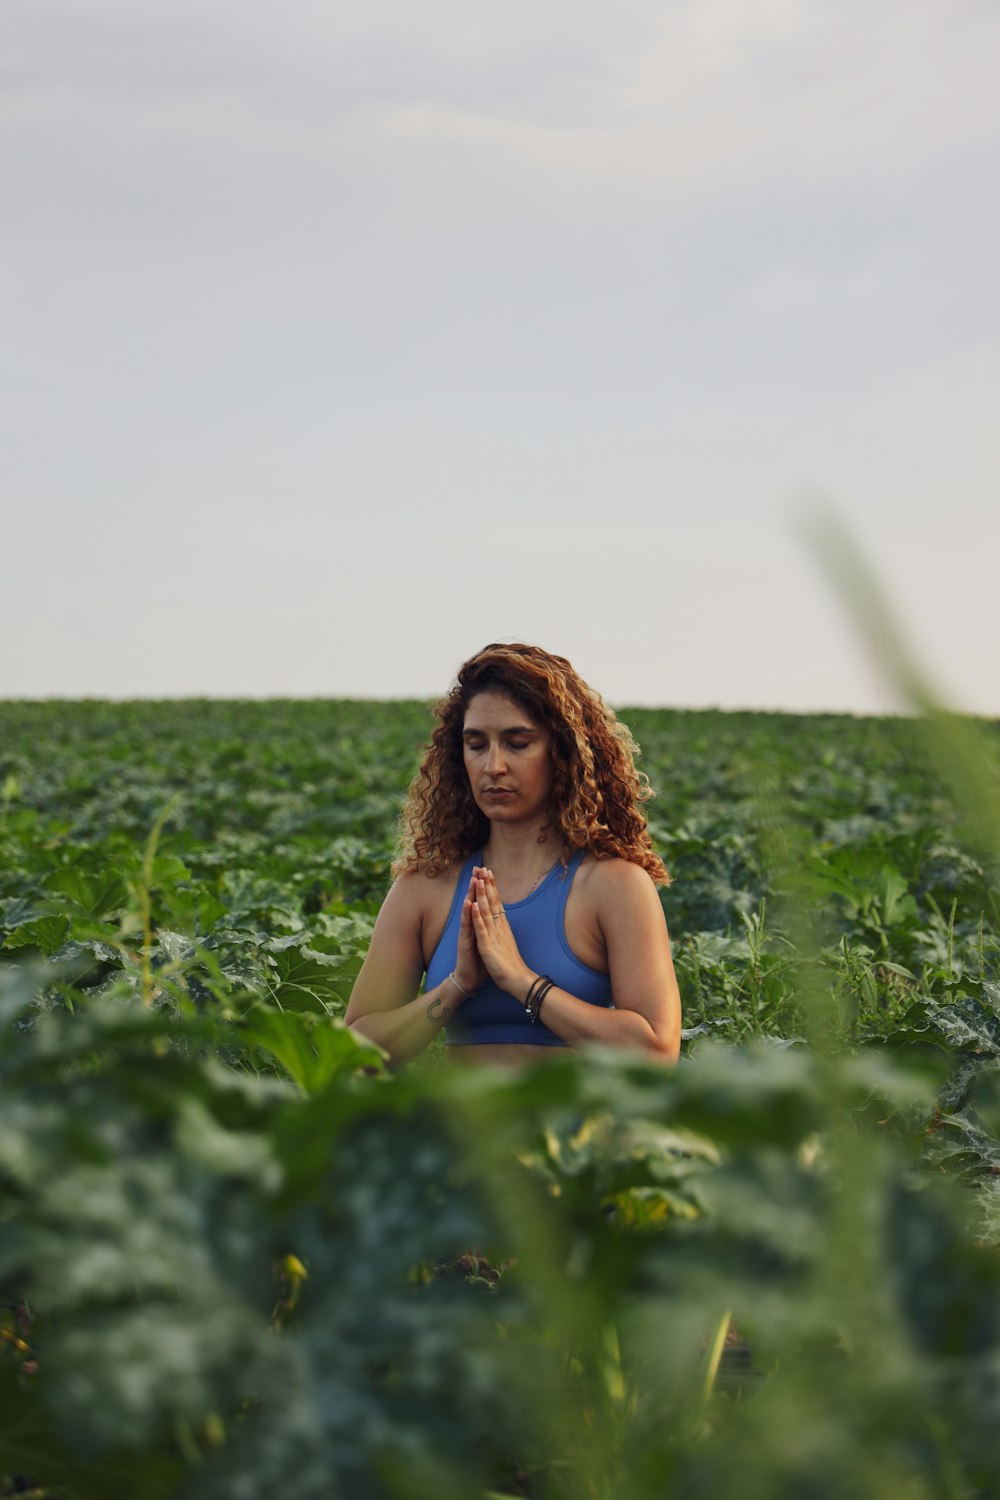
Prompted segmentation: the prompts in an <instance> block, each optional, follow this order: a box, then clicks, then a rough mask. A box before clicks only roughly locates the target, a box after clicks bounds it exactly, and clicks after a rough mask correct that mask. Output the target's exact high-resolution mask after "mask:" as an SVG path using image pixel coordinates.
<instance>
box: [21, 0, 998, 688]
mask: <svg viewBox="0 0 1000 1500" xmlns="http://www.w3.org/2000/svg"><path fill="white" fill-rule="evenodd" d="M3 31H4V38H5V40H4V57H3V60H2V64H0V84H2V105H0V110H2V122H3V129H4V136H5V146H4V153H3V166H2V181H0V203H2V205H3V207H2V214H3V219H4V236H3V250H2V256H3V260H2V273H3V292H2V296H3V304H2V327H0V342H2V354H0V361H2V391H0V394H2V422H3V429H4V430H3V435H2V444H0V467H2V475H0V480H2V488H0V496H2V499H0V505H2V506H3V511H4V514H3V518H2V527H0V538H2V554H0V590H2V598H0V630H2V634H3V642H4V649H3V651H2V653H0V696H7V697H12V696H13V697H18V696H50V695H58V696H81V695H109V696H116V697H121V696H131V695H145V696H149V695H152V696H179V695H187V694H199V695H200V694H220V695H227V696H231V695H239V696H244V695H252V696H258V695H285V694H289V695H291V694H294V695H299V694H308V695H321V696H325V695H335V696H344V695H366V696H400V695H406V696H411V695H413V696H417V695H420V696H423V695H428V694H433V693H437V692H439V691H441V690H443V689H445V688H446V687H447V686H448V683H449V681H450V679H451V676H452V674H453V672H454V669H455V667H456V666H457V665H458V663H459V662H460V661H462V660H463V658H464V657H466V656H468V655H469V654H471V653H472V652H473V651H474V650H476V649H477V648H478V647H480V646H482V645H483V644H485V643H486V642H487V641H490V640H495V639H498V638H508V639H526V640H534V641H538V642H539V643H540V644H542V645H544V646H547V647H548V648H549V649H551V650H554V651H558V652H560V653H562V654H565V655H568V656H569V657H570V658H571V659H572V660H573V661H574V662H575V664H576V665H577V666H578V667H579V669H580V670H581V671H582V672H583V673H584V675H585V676H586V677H587V678H588V679H589V680H590V681H592V682H593V684H594V686H595V687H597V688H599V689H600V690H601V691H602V692H603V693H604V695H605V696H606V697H607V698H609V699H610V700H611V701H612V702H616V703H629V702H632V703H636V702H641V703H654V704H655V703H662V704H679V705H692V706H711V705H720V706H723V707H741V706H747V707H780V708H791V709H816V708H834V709H849V710H853V711H858V712H865V711H872V710H879V709H885V708H889V707H893V706H894V705H895V703H896V701H897V700H896V699H895V696H894V692H893V688H892V685H891V684H890V683H888V682H887V681H886V680H885V678H884V676H883V674H882V672H881V669H880V665H879V659H878V656H879V653H878V650H877V649H875V648H873V647H872V646H870V645H865V646H862V645H861V644H859V643H858V642H857V641H856V639H855V637H854V635H853V633H852V628H851V624H850V620H849V618H848V617H847V615H846V612H845V608H844V606H843V604H842V603H841V601H839V600H838V598H837V597H836V594H835V593H834V592H833V591H832V590H831V589H830V587H829V585H828V583H827V582H826V580H825V578H824V575H823V572H822V569H821V567H820V566H819V564H818V561H817V559H816V557H815V556H814V555H813V554H812V553H811V552H810V550H809V549H808V547H806V546H805V545H804V543H803V542H802V541H801V540H800V538H799V536H798V534H797V523H796V516H797V515H798V514H799V513H800V512H801V511H802V509H803V506H805V505H806V504H807V501H806V499H805V498H804V497H807V496H809V495H812V494H815V493H817V492H823V493H825V494H827V495H829V496H831V497H833V500H834V503H835V504H836V505H837V506H838V507H839V509H840V512H841V514H842V515H843V517H844V518H845V520H846V521H847V522H848V523H849V524H850V526H851V527H852V529H853V530H854V532H855V535H856V537H857V539H858V540H859V541H860V542H861V544H862V545H863V546H864V548H865V549H866V551H867V554H868V556H869V559H870V561H871V562H872V563H873V565H874V566H875V568H876V570H877V571H878V573H879V575H880V577H881V578H882V580H883V585H884V588H885V590H886V594H887V596H888V597H889V599H890V600H891V602H892V603H893V604H894V606H895V608H896V609H897V612H898V614H899V616H900V618H901V620H902V621H903V624H904V627H905V630H906V633H907V635H908V637H909V639H910V640H911V642H912V643H913V645H914V648H915V649H916V650H917V652H918V654H919V655H920V657H921V659H922V660H923V661H924V662H925V663H926V665H927V666H928V668H929V669H930V670H931V672H932V673H933V674H934V675H935V676H936V677H937V679H938V681H939V682H940V683H941V684H942V687H943V689H944V691H945V693H946V695H947V696H948V697H950V699H951V700H952V701H953V702H955V703H956V704H957V705H958V706H961V707H964V708H968V709H970V710H973V711H977V712H983V713H989V714H994V715H1000V669H998V665H997V664H998V661H1000V610H998V608H997V603H996V600H997V593H998V588H997V582H996V579H997V566H998V558H1000V420H998V406H1000V403H998V396H1000V291H998V276H997V266H998V265H1000V194H998V192H997V183H998V181H1000V106H998V103H997V82H996V81H997V78H998V77H1000V7H998V6H997V5H996V3H995V0H947V3H945V0H876V3H875V4H872V3H871V0H837V3H834V0H670V3H662V0H661V3H654V0H618V3H617V4H615V5H609V4H608V3H607V0H573V3H572V4H570V3H568V0H567V3H549V0H506V3H504V4H499V3H496V0H476V3H470V0H425V3H423V4H420V5H415V4H413V3H407V0H363V3H362V0H356V3H353V4H344V3H340V4H337V3H326V4H320V3H315V0H310V3H295V0H284V3H282V4H278V3H277V0H197V3H195V0H169V3H168V0H139V3H136V0H88V3H86V4H81V3H80V0H5V4H4V19H3Z"/></svg>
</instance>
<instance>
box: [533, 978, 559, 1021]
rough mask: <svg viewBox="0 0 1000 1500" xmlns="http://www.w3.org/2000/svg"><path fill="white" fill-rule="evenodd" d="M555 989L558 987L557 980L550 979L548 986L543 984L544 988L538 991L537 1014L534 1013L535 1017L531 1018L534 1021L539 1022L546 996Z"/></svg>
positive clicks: (536, 998) (536, 997)
mask: <svg viewBox="0 0 1000 1500" xmlns="http://www.w3.org/2000/svg"><path fill="white" fill-rule="evenodd" d="M555 987H556V983H555V980H554V979H550V980H549V981H548V983H547V984H543V985H542V987H541V989H540V990H539V991H538V994H537V995H536V996H535V1013H534V1015H533V1016H532V1018H531V1019H532V1020H533V1021H537V1020H538V1017H539V1014H540V1012H541V1009H542V1001H543V1000H544V999H545V997H546V995H547V994H548V993H549V990H554V989H555Z"/></svg>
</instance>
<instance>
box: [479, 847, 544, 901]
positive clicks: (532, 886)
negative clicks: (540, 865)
mask: <svg viewBox="0 0 1000 1500" xmlns="http://www.w3.org/2000/svg"><path fill="white" fill-rule="evenodd" d="M483 858H484V859H485V858H486V852H485V850H484V851H483ZM558 863H559V861H558V860H557V859H554V860H553V861H552V863H551V864H550V865H549V868H548V869H547V870H543V871H542V873H541V874H540V875H536V876H535V879H534V880H533V881H532V882H531V884H530V885H529V886H528V889H527V890H526V891H525V893H524V895H523V896H518V898H517V901H513V902H511V905H512V906H517V905H519V903H520V902H522V901H527V899H528V897H529V896H530V895H531V893H532V891H533V890H535V889H536V887H537V886H540V885H541V883H542V881H543V880H544V879H545V877H546V875H548V874H549V873H550V871H552V870H554V869H555V867H556V865H557V864H558ZM487 869H489V866H488V865H487Z"/></svg>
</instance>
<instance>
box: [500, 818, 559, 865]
mask: <svg viewBox="0 0 1000 1500" xmlns="http://www.w3.org/2000/svg"><path fill="white" fill-rule="evenodd" d="M546 827H547V825H546V824H544V823H539V824H535V825H533V826H529V827H526V828H525V827H520V828H510V827H507V826H506V825H504V824H502V823H501V824H493V826H492V827H491V828H490V834H489V838H488V839H487V841H486V844H485V846H484V849H483V863H484V864H485V865H486V866H487V868H488V869H492V868H493V866H494V864H496V865H498V866H499V868H500V869H501V870H503V871H504V873H505V874H507V875H517V874H521V873H526V874H529V875H533V874H535V873H536V871H538V870H540V869H548V867H549V866H550V865H552V864H554V863H555V861H556V860H557V859H559V858H560V856H561V855H562V845H561V844H560V842H559V840H558V839H557V838H555V837H554V836H553V835H552V834H551V833H549V836H548V837H547V838H546V840H545V842H544V843H539V841H538V839H539V835H540V834H541V833H542V832H543V830H544V829H545V828H546Z"/></svg>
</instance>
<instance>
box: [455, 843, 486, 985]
mask: <svg viewBox="0 0 1000 1500" xmlns="http://www.w3.org/2000/svg"><path fill="white" fill-rule="evenodd" d="M477 879H478V872H477V871H476V870H473V872H472V879H471V880H470V881H469V889H468V891H467V893H466V896H465V900H464V901H463V902H462V920H461V923H460V924H459V929H458V953H457V955H456V958H455V980H456V982H457V983H458V984H460V985H461V986H462V989H463V990H465V992H466V994H469V995H471V994H472V991H473V990H478V988H479V986H480V985H481V984H485V983H486V967H485V965H484V964H483V961H482V959H481V958H480V957H479V948H478V946H477V944H476V934H475V929H474V928H473V925H472V903H473V900H474V899H475V896H476V885H477Z"/></svg>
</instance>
